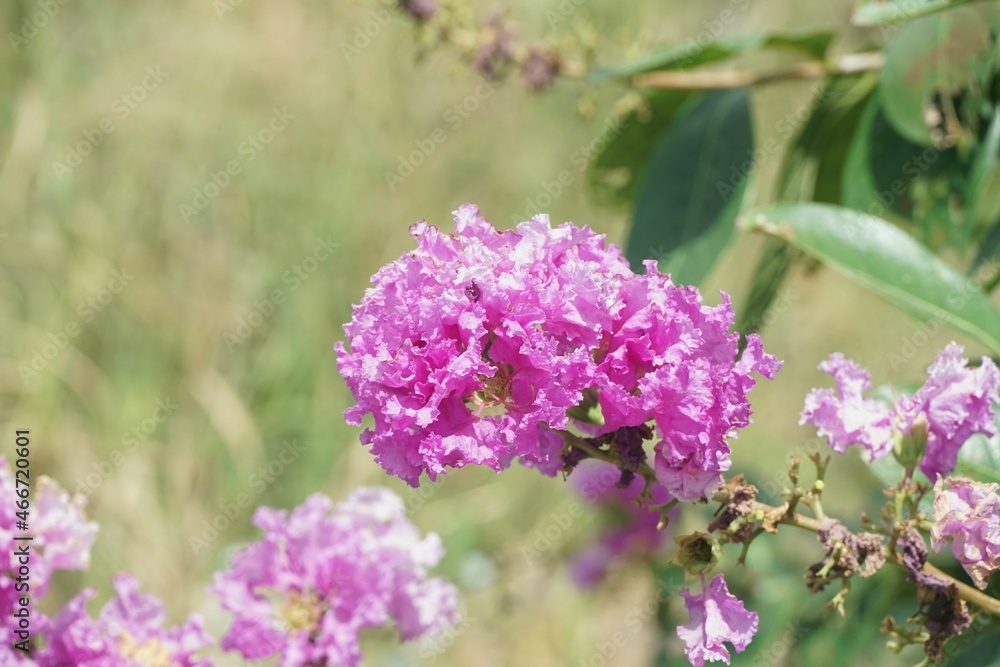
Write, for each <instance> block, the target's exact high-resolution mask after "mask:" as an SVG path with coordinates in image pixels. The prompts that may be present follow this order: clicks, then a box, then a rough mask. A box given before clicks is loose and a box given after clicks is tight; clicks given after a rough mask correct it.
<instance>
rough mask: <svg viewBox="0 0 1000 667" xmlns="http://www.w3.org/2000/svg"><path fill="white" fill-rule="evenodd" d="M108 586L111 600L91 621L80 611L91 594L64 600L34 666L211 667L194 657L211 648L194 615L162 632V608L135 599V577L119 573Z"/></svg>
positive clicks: (146, 599)
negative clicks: (36, 664)
mask: <svg viewBox="0 0 1000 667" xmlns="http://www.w3.org/2000/svg"><path fill="white" fill-rule="evenodd" d="M113 584H114V589H115V596H114V597H113V598H112V599H111V600H109V601H108V603H107V604H106V605H105V606H104V608H103V609H102V610H101V613H100V615H99V616H98V617H97V618H96V619H92V618H90V616H88V615H87V609H86V604H87V601H88V600H90V599H91V598H92V597H93V596H94V591H93V589H86V590H84V591H83V592H81V593H80V594H79V595H77V596H76V597H75V598H73V599H72V600H70V601H69V602H68V603H67V604H66V606H65V607H63V609H62V610H61V611H60V612H59V613H58V614H57V615H56V616H55V618H53V619H52V623H51V627H50V628H49V630H48V632H46V643H45V648H44V649H42V650H41V651H40V652H39V656H38V658H37V662H38V666H39V667H66V666H67V665H74V666H76V667H112V666H114V667H154V666H155V667H160V666H164V667H165V666H167V665H169V666H170V667H211V665H212V662H211V661H210V660H207V659H204V658H198V657H195V655H194V654H195V653H196V652H197V651H199V650H201V649H203V648H205V647H207V646H210V645H211V644H212V640H211V638H209V636H208V635H207V634H206V633H205V631H204V629H203V628H202V624H201V619H200V618H199V617H198V616H196V615H192V616H191V617H190V618H189V619H188V621H187V622H186V623H184V625H180V626H177V627H173V628H167V627H164V625H165V618H166V617H165V614H164V611H163V605H162V604H161V603H160V601H159V600H157V599H156V598H154V597H152V596H149V595H143V594H141V593H140V592H139V582H138V581H137V580H136V579H135V577H133V576H132V575H130V574H120V575H118V576H116V577H115V579H114V582H113Z"/></svg>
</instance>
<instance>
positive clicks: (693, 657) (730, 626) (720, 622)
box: [677, 574, 758, 667]
mask: <svg viewBox="0 0 1000 667" xmlns="http://www.w3.org/2000/svg"><path fill="white" fill-rule="evenodd" d="M681 596H682V597H683V598H684V605H685V606H686V607H687V610H688V614H689V615H690V617H691V620H690V621H688V623H687V624H685V625H681V626H679V627H678V628H677V636H678V637H680V638H681V639H682V640H683V641H684V643H685V644H686V646H687V647H686V648H685V649H684V653H685V654H686V655H687V657H688V660H689V661H690V662H691V664H692V665H694V667H704V665H705V663H706V662H719V661H722V662H725V663H726V664H727V665H728V664H729V650H728V649H727V648H726V646H725V644H726V643H727V642H728V643H730V644H732V645H733V648H734V649H736V652H737V653H742V652H743V651H744V650H745V649H746V647H747V645H748V644H750V642H751V640H753V638H754V635H756V634H757V621H758V619H757V614H756V613H755V612H752V611H747V610H746V608H745V607H744V606H743V603H742V602H741V601H740V600H739V599H737V598H736V597H735V596H733V595H730V593H729V589H728V588H727V587H726V580H725V577H723V575H721V574H717V575H715V577H714V578H713V579H712V582H711V583H710V584H709V585H708V586H703V587H702V591H701V593H700V594H697V595H696V594H692V593H691V592H690V591H687V590H685V591H681Z"/></svg>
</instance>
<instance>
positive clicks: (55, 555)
mask: <svg viewBox="0 0 1000 667" xmlns="http://www.w3.org/2000/svg"><path fill="white" fill-rule="evenodd" d="M21 480H22V483H18V482H17V481H16V480H15V477H14V473H13V472H12V471H11V469H10V466H9V465H8V463H7V461H6V459H4V458H3V457H0V550H2V553H3V554H4V555H3V559H4V567H3V568H2V569H3V574H2V575H0V615H2V617H3V621H2V622H0V641H2V645H0V646H2V648H0V662H2V661H3V660H4V658H5V657H6V659H7V661H8V662H11V661H14V660H15V656H16V655H21V654H17V653H15V650H14V649H13V648H12V647H13V646H14V645H15V644H17V643H19V642H21V641H24V640H25V637H24V636H22V635H20V634H18V633H19V630H21V628H20V627H19V620H20V619H19V617H17V616H14V613H15V612H18V611H19V610H20V609H21V605H20V601H21V598H27V599H28V600H30V601H31V605H32V607H31V608H30V612H29V613H30V616H31V630H32V632H35V631H37V630H41V629H42V628H44V626H45V625H46V619H45V618H44V616H43V615H42V613H41V611H39V610H37V609H35V608H34V607H33V605H34V602H35V601H37V600H39V599H41V598H42V597H44V596H45V594H46V593H47V592H48V589H49V582H50V580H51V578H52V574H53V573H54V572H55V571H56V570H84V569H86V568H87V567H88V565H89V564H90V548H91V546H93V544H94V539H95V538H96V536H97V524H95V523H93V522H90V521H87V520H86V517H84V515H83V500H82V499H80V498H70V496H69V494H67V493H66V492H65V491H63V490H62V489H60V488H59V487H58V486H57V485H56V484H55V482H53V481H52V480H50V479H48V478H47V477H42V478H40V479H39V481H38V483H37V488H36V489H35V490H34V495H33V497H32V498H31V500H30V504H29V505H28V506H29V508H30V509H29V510H28V515H27V518H28V521H27V523H28V525H29V526H30V530H29V534H30V536H31V537H32V539H31V541H30V542H26V541H19V540H16V539H15V538H16V537H18V536H20V535H23V534H24V533H23V531H21V530H18V528H17V524H18V521H19V518H18V516H17V511H18V509H17V502H18V501H19V500H23V499H24V496H23V495H22V494H23V493H25V492H26V490H27V488H28V485H27V484H25V483H23V482H24V479H23V478H21ZM25 548H27V549H28V551H29V555H28V559H29V563H28V565H27V566H25V564H24V563H23V562H21V557H20V556H19V555H18V554H19V553H20V552H22V551H23V550H24V549H25ZM25 567H27V568H28V569H22V568H25ZM29 570H30V576H26V575H25V572H27V571H29Z"/></svg>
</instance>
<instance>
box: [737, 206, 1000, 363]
mask: <svg viewBox="0 0 1000 667" xmlns="http://www.w3.org/2000/svg"><path fill="white" fill-rule="evenodd" d="M744 224H745V226H746V227H747V228H748V229H751V230H757V231H762V232H765V233H767V234H772V235H774V236H778V237H780V238H782V239H785V240H786V241H788V242H789V243H791V244H792V245H794V246H795V247H797V248H799V249H800V250H802V251H803V252H805V253H807V254H809V255H811V256H813V257H816V258H817V259H819V260H820V261H822V262H823V263H824V264H827V265H829V266H831V267H833V268H835V269H837V270H838V271H840V272H841V273H843V274H845V275H846V276H848V277H849V278H851V279H852V280H855V281H857V282H859V283H861V284H862V285H864V286H865V287H867V288H869V289H871V290H872V291H874V292H875V293H877V294H879V295H880V296H882V297H883V298H884V299H886V300H887V301H889V302H890V303H891V304H893V305H895V306H896V307H898V308H900V309H902V310H903V311H905V312H907V313H909V314H910V315H913V316H914V317H917V318H919V319H927V318H937V319H939V320H940V321H941V322H943V323H945V324H948V325H950V326H952V327H954V328H955V329H958V330H959V331H962V332H964V333H966V334H968V335H969V336H972V337H974V338H975V339H977V340H979V341H980V342H982V343H983V344H985V345H987V346H988V347H989V348H990V349H991V350H993V351H994V352H1000V312H998V311H997V310H996V308H994V307H993V304H992V303H990V300H989V299H988V298H987V296H986V295H985V294H984V293H983V292H982V290H981V289H980V288H979V287H977V286H976V285H974V284H973V283H971V282H970V281H969V279H968V278H966V277H965V276H964V275H962V274H961V273H959V272H958V271H956V270H955V269H953V268H951V267H950V266H948V265H947V264H945V263H944V262H943V261H941V260H940V259H939V258H938V257H937V256H935V255H934V254H933V253H931V252H930V250H928V249H927V248H926V247H925V246H923V245H921V244H920V243H919V242H917V241H916V240H914V239H913V238H911V237H910V236H909V235H907V234H906V233H905V232H903V231H902V230H900V229H899V228H897V227H896V226H894V225H892V224H891V223H889V222H887V221H885V220H883V219H881V218H877V217H875V216H872V215H866V214H863V213H859V212H857V211H853V210H850V209H846V208H840V207H836V206H829V205H826V204H777V205H774V206H772V207H770V208H767V209H762V210H759V211H755V212H752V213H750V214H749V215H747V216H746V219H745V221H744Z"/></svg>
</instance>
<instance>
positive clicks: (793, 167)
mask: <svg viewBox="0 0 1000 667" xmlns="http://www.w3.org/2000/svg"><path fill="white" fill-rule="evenodd" d="M876 84H877V78H876V77H874V76H863V77H852V78H847V77H843V78H837V79H834V80H832V81H831V82H830V83H828V84H827V85H826V87H825V88H824V89H823V90H822V91H821V92H820V94H819V95H817V96H816V98H815V99H813V100H812V101H811V102H810V106H811V108H812V110H813V111H812V113H811V114H810V116H809V119H808V120H807V121H806V123H805V124H804V125H803V126H802V129H801V130H800V131H799V132H798V134H796V136H795V138H794V139H793V140H792V146H791V148H790V150H789V152H788V155H787V157H786V158H785V161H784V164H783V165H782V168H781V181H780V186H779V198H780V199H782V200H785V201H818V202H827V203H831V204H835V203H839V202H840V201H841V179H842V176H843V172H844V162H845V161H846V160H847V156H848V148H849V147H850V146H851V139H852V138H853V137H854V136H855V135H856V133H857V129H858V123H859V122H860V120H861V117H862V115H863V113H864V111H865V105H866V102H867V101H868V100H869V99H870V97H871V94H872V92H873V91H874V89H875V86H876Z"/></svg>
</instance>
